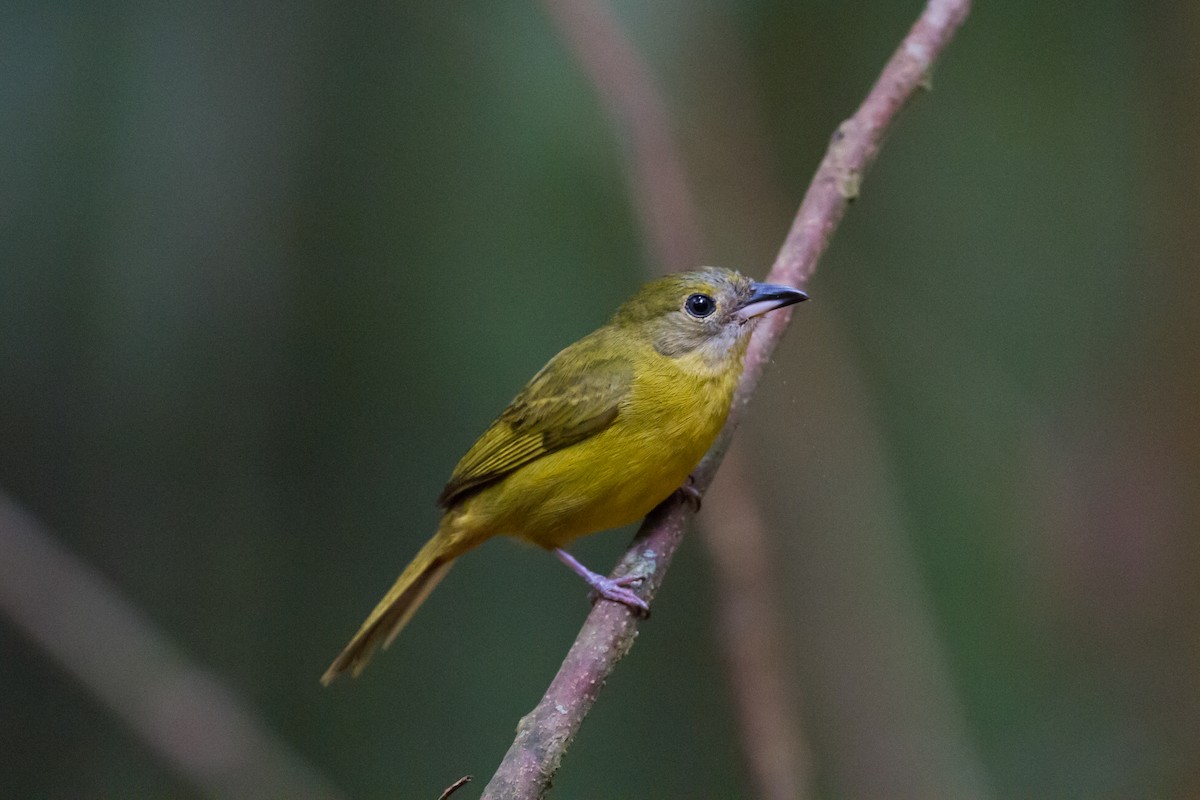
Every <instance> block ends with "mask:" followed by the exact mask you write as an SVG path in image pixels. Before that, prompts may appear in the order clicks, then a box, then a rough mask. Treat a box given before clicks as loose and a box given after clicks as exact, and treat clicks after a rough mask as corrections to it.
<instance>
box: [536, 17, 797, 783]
mask: <svg viewBox="0 0 1200 800" xmlns="http://www.w3.org/2000/svg"><path fill="white" fill-rule="evenodd" d="M543 5H544V6H545V7H546V9H547V10H548V11H549V13H550V15H551V17H552V18H553V19H554V22H555V24H556V25H557V27H558V30H559V31H560V32H561V34H562V36H563V38H564V39H565V40H566V42H567V43H568V45H569V47H570V50H571V52H572V54H573V55H574V56H575V58H576V59H577V60H578V62H579V64H580V66H581V67H582V69H583V71H584V73H585V74H586V75H587V77H588V79H589V80H590V81H591V83H592V85H593V87H594V88H595V90H596V93H597V94H598V95H599V96H600V99H601V100H602V101H603V103H604V106H605V108H606V110H607V111H608V116H609V119H610V120H611V122H612V125H613V128H614V130H615V131H616V133H617V136H618V138H619V139H620V140H621V142H622V144H623V148H622V152H623V154H624V156H625V174H626V180H627V182H628V186H629V194H630V196H631V199H632V200H633V204H634V207H635V208H636V209H637V211H638V215H639V219H640V223H641V230H642V238H643V241H644V242H645V243H646V249H647V251H648V252H647V260H648V262H649V263H650V264H651V265H652V267H651V268H652V269H656V270H663V271H669V270H672V269H683V268H686V269H691V268H694V267H698V266H701V264H702V263H708V262H707V261H703V259H704V256H703V255H702V253H703V249H704V248H703V245H702V242H701V235H700V223H699V215H698V214H697V212H696V209H695V206H694V204H693V203H692V200H691V197H690V195H689V192H688V188H687V183H686V179H685V177H684V175H685V170H684V166H683V158H682V156H681V154H680V151H679V148H678V146H677V144H676V142H675V139H674V137H673V136H672V133H671V131H672V127H673V126H672V124H671V115H670V112H669V110H668V104H667V103H666V102H665V101H664V100H663V98H662V96H661V94H660V92H659V91H658V88H657V87H656V86H655V83H654V80H653V78H652V76H651V74H650V68H649V66H648V65H647V64H646V63H645V62H644V61H643V60H642V58H641V56H640V54H639V53H638V52H637V50H636V49H635V47H634V45H633V43H632V42H631V41H630V40H629V38H628V37H627V36H626V35H625V32H624V31H623V30H622V29H621V26H620V24H619V22H618V21H617V20H616V18H615V16H614V15H613V13H612V9H611V8H610V7H609V5H608V4H607V3H606V2H603V0H545V2H544V3H543ZM722 472H723V473H732V474H729V475H728V476H727V477H726V479H725V481H724V485H725V488H724V498H723V500H722V502H723V503H725V504H726V506H727V509H728V511H729V512H731V513H720V514H718V515H717V516H713V515H711V514H709V515H705V516H703V517H701V520H702V521H703V525H702V527H701V530H702V531H703V532H704V535H705V536H704V541H705V543H706V544H707V545H708V552H709V556H710V558H711V559H712V561H713V572H714V575H715V577H716V580H717V586H716V591H715V592H714V594H715V598H716V599H715V601H714V603H713V605H714V607H716V608H717V609H718V613H717V639H718V646H719V647H721V648H722V649H723V654H724V658H725V663H726V676H727V679H728V683H729V687H730V693H731V695H732V697H733V700H734V704H735V707H736V709H737V716H738V721H739V725H740V727H741V742H742V749H743V751H744V753H745V757H746V760H747V765H748V767H749V771H750V777H751V780H752V782H753V784H754V786H755V788H756V792H755V794H756V795H757V796H758V797H766V798H779V800H788V799H789V798H790V799H791V800H797V799H798V798H801V797H805V796H807V794H808V791H807V787H808V786H809V784H810V780H809V776H808V772H809V770H808V762H809V755H808V747H807V745H806V744H805V742H804V738H803V735H802V734H801V731H800V727H799V716H798V715H797V713H796V711H795V708H794V703H793V702H792V697H793V693H792V692H790V691H789V685H790V684H791V683H792V682H791V681H789V680H788V679H787V678H786V677H785V676H786V670H785V664H784V657H783V654H782V652H781V650H780V645H781V642H782V640H783V634H782V626H781V625H780V621H779V615H778V611H777V610H776V608H775V605H774V603H773V599H772V598H773V595H772V590H773V587H774V585H775V582H774V580H773V575H772V573H771V569H770V562H769V555H768V553H769V552H770V548H769V547H768V546H767V544H766V538H767V529H766V527H765V526H764V525H763V524H762V516H761V514H760V513H759V510H758V506H757V502H756V501H755V498H754V496H753V492H752V491H751V482H750V480H749V479H748V478H747V477H746V473H745V464H744V462H743V461H742V460H741V459H740V458H736V457H735V458H732V459H729V460H727V461H726V462H725V466H724V469H723V470H722Z"/></svg>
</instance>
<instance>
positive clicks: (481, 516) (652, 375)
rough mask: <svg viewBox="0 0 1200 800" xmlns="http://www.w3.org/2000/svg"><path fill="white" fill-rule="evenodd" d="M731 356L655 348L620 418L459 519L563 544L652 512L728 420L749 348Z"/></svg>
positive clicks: (503, 484) (476, 499)
mask: <svg viewBox="0 0 1200 800" xmlns="http://www.w3.org/2000/svg"><path fill="white" fill-rule="evenodd" d="M731 357H732V358H731V360H736V363H731V364H728V365H722V368H714V365H712V364H711V363H708V362H705V361H703V360H702V359H700V358H699V357H693V356H683V357H680V358H669V357H666V356H662V355H660V354H658V353H657V352H654V351H653V350H652V349H651V348H646V350H645V351H644V352H641V353H639V354H638V359H637V363H636V366H635V373H634V374H635V377H634V383H633V388H632V391H631V392H630V395H629V397H628V398H627V400H626V402H625V403H623V404H622V406H621V408H620V412H619V413H618V415H617V418H616V419H615V420H614V422H613V424H612V425H610V426H609V427H607V428H606V429H604V430H603V431H601V432H600V433H598V434H596V435H595V436H592V437H591V438H589V439H586V440H584V441H582V442H579V443H578V444H575V445H572V446H570V447H567V448H565V449H563V450H560V451H557V452H554V453H549V454H547V455H545V456H542V457H540V458H538V459H537V460H536V461H533V462H531V463H529V464H526V465H524V466H522V467H521V468H520V469H518V470H516V471H515V472H513V473H512V474H511V475H508V476H507V477H505V478H504V479H503V480H501V481H499V482H498V483H496V484H494V485H492V486H489V487H488V488H486V489H483V490H482V491H480V492H479V493H478V494H476V495H474V496H472V497H470V498H468V499H467V500H466V501H465V502H464V503H463V504H462V508H461V510H460V511H459V512H458V513H459V514H460V515H461V516H460V517H459V521H458V524H457V525H456V527H459V528H460V530H462V532H463V534H464V535H468V536H469V535H471V534H468V530H469V531H470V532H471V533H474V534H475V535H480V536H494V535H497V534H507V535H511V536H516V537H518V538H521V539H526V540H529V541H533V542H535V543H537V544H539V545H541V546H543V547H561V546H564V545H566V544H567V543H568V542H570V541H571V540H573V539H575V538H578V537H579V536H583V535H585V534H588V533H593V532H595V531H600V530H606V529H608V528H615V527H618V526H621V525H627V524H629V523H631V522H634V521H636V520H638V519H640V518H642V517H644V516H645V515H646V514H647V513H649V512H650V510H651V509H652V508H654V506H656V505H657V504H658V503H660V502H662V501H663V500H664V499H666V498H667V497H668V496H669V495H670V494H671V492H673V491H675V490H676V489H677V488H679V487H680V486H681V485H682V484H683V483H684V481H685V480H686V479H687V476H688V474H689V473H690V472H691V471H692V469H693V468H694V467H695V466H696V464H697V463H698V462H699V461H700V459H701V457H702V456H703V455H704V453H705V452H706V451H707V450H708V448H709V447H710V446H711V445H712V443H713V440H714V439H715V438H716V436H717V433H718V432H719V431H720V430H721V426H722V425H724V423H725V418H726V416H727V415H728V413H729V405H730V401H731V399H732V396H733V390H734V388H735V387H736V385H737V379H738V376H739V374H740V373H741V369H740V367H741V363H740V362H741V353H740V352H736V353H733V354H731Z"/></svg>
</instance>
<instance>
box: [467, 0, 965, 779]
mask: <svg viewBox="0 0 1200 800" xmlns="http://www.w3.org/2000/svg"><path fill="white" fill-rule="evenodd" d="M969 7H970V3H969V0H930V2H929V3H928V5H926V7H925V10H924V11H923V12H922V14H921V16H920V17H919V18H918V19H917V22H916V23H915V24H914V25H913V27H912V29H911V30H910V31H909V33H908V35H907V36H906V37H905V39H904V41H903V42H902V43H901V45H900V47H899V48H898V49H897V50H896V52H895V53H894V54H893V55H892V58H891V59H890V60H889V61H888V64H887V66H886V67H885V68H884V70H883V73H882V74H881V75H880V77H879V79H878V81H876V83H875V85H874V86H873V87H872V88H871V91H870V93H869V94H868V95H867V98H866V99H865V100H864V101H863V103H862V105H861V106H860V107H859V108H858V110H857V111H856V112H855V114H854V116H853V117H851V118H850V119H848V120H846V121H845V122H843V123H842V124H841V125H840V126H839V127H838V130H837V131H836V132H835V133H834V136H833V141H832V142H831V143H830V146H829V149H828V150H827V151H826V153H825V157H824V158H823V159H822V161H821V165H820V167H818V169H817V173H816V175H815V176H814V178H813V181H812V183H811V184H810V185H809V188H808V191H807V193H806V194H805V196H804V201H803V203H801V205H800V210H799V211H798V212H797V214H796V218H795V220H794V221H793V223H792V227H791V230H790V231H789V232H788V235H787V238H786V240H785V241H784V244H783V247H782V248H781V249H780V252H779V255H778V257H777V258H776V260H775V265H774V266H773V267H772V269H771V272H770V273H769V275H768V276H767V280H768V281H772V282H777V283H788V284H791V285H794V286H801V287H802V286H804V285H805V284H806V283H807V282H808V278H809V277H810V276H811V275H812V273H813V271H814V270H815V269H816V264H817V260H818V259H819V258H820V256H821V255H822V254H823V253H824V252H825V249H826V248H827V247H828V245H829V240H830V238H831V237H832V235H833V231H834V230H835V229H836V228H837V225H838V223H839V222H841V219H842V217H843V216H845V213H846V206H847V205H848V203H849V201H850V200H852V199H853V198H854V197H856V196H857V194H858V191H859V186H860V184H861V181H862V178H863V175H864V173H865V172H866V170H867V168H868V167H869V166H870V165H871V163H872V162H873V161H874V160H875V156H876V155H877V154H878V152H879V148H880V146H881V145H882V142H883V137H884V134H885V133H886V131H887V129H888V128H889V126H890V125H891V124H892V122H893V121H894V120H895V118H896V115H897V114H898V113H899V112H900V109H901V108H903V107H904V105H905V104H906V103H907V102H908V100H909V99H910V98H911V97H912V96H913V95H914V94H915V93H916V91H917V90H918V89H919V88H921V87H922V86H923V85H924V83H925V81H926V80H927V76H928V73H929V71H930V69H931V68H932V66H933V63H934V61H935V60H936V59H937V57H938V56H939V55H940V54H941V52H942V50H943V49H944V48H945V47H946V45H947V44H948V43H949V42H950V40H951V39H952V38H953V37H954V34H955V33H956V32H957V30H958V27H959V26H960V25H961V24H962V22H963V20H964V19H965V18H966V15H967V11H968V10H969ZM790 320H791V312H790V309H780V310H779V311H776V312H774V313H773V314H772V315H770V316H768V317H767V318H765V319H764V320H763V321H762V322H761V323H760V324H759V327H758V329H757V330H756V331H755V334H754V337H753V338H752V339H751V342H750V347H749V349H748V350H747V352H746V363H745V369H744V371H743V373H742V379H741V382H740V383H739V385H738V390H737V394H736V395H735V397H734V402H733V407H732V408H731V409H730V413H729V421H728V422H727V423H726V425H725V428H724V430H722V432H721V434H720V436H719V437H718V438H717V441H716V443H715V444H714V445H713V447H712V449H711V450H710V451H709V452H708V454H707V455H706V456H705V457H704V459H703V460H702V461H701V462H700V464H699V466H697V468H696V470H695V472H694V473H693V480H694V484H695V487H696V488H697V489H699V490H700V491H704V490H706V489H707V488H708V486H709V484H711V482H712V479H713V476H714V475H715V473H716V470H717V467H718V466H719V465H720V463H721V459H722V458H723V456H724V454H725V451H726V449H727V448H728V447H729V442H730V440H731V438H732V436H733V432H734V430H736V428H737V425H738V423H739V422H740V421H741V418H742V415H743V414H744V413H745V408H746V405H747V403H748V402H749V400H750V397H751V396H752V395H753V393H754V390H755V388H756V387H757V385H758V381H759V379H760V378H761V377H762V372H763V369H764V368H765V367H766V364H767V362H768V361H769V359H770V357H771V353H772V352H773V351H774V349H775V346H776V345H777V344H778V342H779V340H780V338H781V337H782V336H783V333H784V331H785V330H786V328H787V324H788V322H789V321H790ZM693 513H694V512H693V511H692V509H691V507H690V506H689V505H688V503H687V502H684V501H682V500H679V499H676V498H671V499H669V500H667V501H666V502H664V503H663V504H662V505H661V506H659V507H658V508H656V509H655V510H654V511H653V512H651V513H650V515H649V516H648V517H647V518H646V521H645V522H644V523H643V524H642V527H641V530H639V531H638V534H637V536H636V537H635V538H634V542H633V545H632V546H631V547H630V549H629V550H628V551H627V552H626V553H625V555H624V556H623V557H622V559H621V561H620V562H619V563H618V564H617V567H616V570H615V571H614V573H613V574H614V576H623V575H627V574H631V573H636V574H640V575H643V576H645V580H644V581H642V583H641V584H640V585H639V587H638V589H637V591H638V594H639V595H641V596H642V597H643V598H645V599H646V600H650V599H652V598H653V597H654V595H655V593H656V592H657V591H658V587H659V586H660V585H661V583H662V580H663V577H664V575H665V573H666V570H667V567H668V566H670V562H671V558H672V557H673V556H674V554H675V550H676V549H677V548H678V546H679V543H680V541H681V540H682V538H683V530H684V528H685V526H686V524H687V522H688V521H689V520H690V519H691V517H692V515H693ZM636 632H637V620H636V619H635V618H634V616H633V615H632V613H631V612H630V611H629V610H627V609H626V608H625V607H623V606H618V605H616V604H614V603H600V604H597V605H596V606H595V607H593V609H592V612H591V613H590V614H589V615H588V618H587V621H586V622H585V623H584V625H583V628H582V629H581V630H580V632H579V635H578V637H577V638H576V640H575V643H574V644H573V645H572V646H571V649H570V651H569V652H568V653H567V656H566V658H565V659H564V661H563V663H562V666H561V667H560V668H559V671H558V674H557V675H555V677H554V679H553V680H552V681H551V683H550V686H549V688H548V689H547V690H546V693H545V695H544V696H543V697H542V700H541V701H540V702H539V703H538V705H537V707H535V708H534V709H533V711H531V712H530V713H529V714H528V715H526V716H525V717H524V718H523V719H522V720H521V722H520V724H519V725H518V728H517V736H516V739H515V740H514V741H513V744H512V746H511V747H510V748H509V750H508V753H507V754H506V755H505V757H504V760H503V761H502V762H501V764H500V767H499V769H498V770H497V771H496V774H495V775H494V776H493V777H492V780H491V782H490V783H489V784H488V786H487V788H486V789H485V791H484V797H485V798H495V799H496V800H500V799H501V798H504V799H508V798H513V799H515V798H532V797H541V796H543V795H544V794H545V792H546V791H547V790H548V789H549V786H550V781H551V780H552V778H553V776H554V773H555V772H556V771H557V769H558V766H559V764H560V763H561V761H562V757H563V754H564V753H565V752H566V748H567V746H568V745H569V744H570V742H571V740H572V739H573V738H574V736H575V734H576V732H577V731H578V730H579V727H580V726H581V725H582V723H583V720H584V718H585V717H586V716H587V713H588V711H589V710H590V709H591V707H592V705H593V704H594V703H595V701H596V698H597V696H598V695H599V692H600V688H601V686H603V684H604V681H605V679H606V678H607V677H608V675H609V674H610V673H611V672H612V670H613V669H614V668H615V666H616V664H617V662H618V661H620V660H621V658H622V657H623V656H624V655H625V654H626V653H627V652H628V651H629V649H630V647H632V646H633V639H634V636H635V635H636Z"/></svg>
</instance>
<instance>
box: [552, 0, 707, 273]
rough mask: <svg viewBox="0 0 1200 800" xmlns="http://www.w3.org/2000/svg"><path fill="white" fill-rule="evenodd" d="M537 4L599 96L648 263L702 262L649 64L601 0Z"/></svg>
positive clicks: (683, 265) (667, 266) (666, 266)
mask: <svg viewBox="0 0 1200 800" xmlns="http://www.w3.org/2000/svg"><path fill="white" fill-rule="evenodd" d="M542 5H543V6H545V8H546V11H547V12H549V14H550V16H551V18H552V19H553V20H554V23H555V25H556V26H557V28H558V31H559V33H560V34H561V35H562V37H563V38H564V39H565V40H566V42H567V44H568V46H569V48H570V50H571V53H572V55H573V56H574V57H575V59H576V60H578V61H579V64H580V66H581V67H582V68H583V71H584V73H585V74H586V75H587V77H588V80H590V81H591V83H592V86H593V87H594V88H595V90H596V92H597V94H599V95H600V100H601V101H602V102H603V104H604V108H605V110H606V111H607V112H608V116H609V118H610V120H611V122H612V126H613V129H614V130H615V131H616V132H617V134H618V137H619V138H620V140H621V145H622V148H623V153H624V156H625V164H624V166H625V177H626V181H627V182H628V184H629V187H630V192H629V195H630V198H631V199H632V201H633V204H634V206H635V207H636V209H637V212H638V216H639V218H640V219H641V222H642V236H643V237H644V241H645V247H646V260H647V261H648V262H649V263H650V264H653V265H655V266H656V267H657V268H659V269H662V270H666V271H674V270H679V269H693V268H695V267H698V266H700V264H699V263H698V262H697V258H698V257H699V253H700V227H699V223H698V222H697V220H696V215H695V213H693V210H692V206H691V201H690V199H689V198H688V192H687V181H686V180H685V179H684V173H683V162H682V161H681V159H680V158H679V153H678V149H677V148H676V147H675V142H674V140H673V138H672V136H671V119H670V115H669V114H668V112H667V106H666V104H665V103H664V102H663V101H662V98H661V97H659V95H658V92H657V90H656V88H655V86H654V81H653V79H652V78H651V76H650V70H649V68H648V67H647V66H646V64H645V63H643V62H642V59H641V58H640V57H639V56H638V53H637V51H636V50H635V49H634V47H633V44H632V43H631V42H630V41H629V39H628V38H627V37H626V36H625V34H624V33H623V32H622V31H621V27H620V25H619V23H618V22H617V20H616V19H615V18H614V17H613V14H612V10H611V9H610V8H609V6H608V3H607V2H605V1H604V0H543V2H542Z"/></svg>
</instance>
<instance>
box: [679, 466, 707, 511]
mask: <svg viewBox="0 0 1200 800" xmlns="http://www.w3.org/2000/svg"><path fill="white" fill-rule="evenodd" d="M675 491H676V492H677V493H678V494H679V496H680V497H682V498H683V500H684V502H686V503H687V504H688V505H690V506H691V507H692V510H693V511H695V512H697V513H698V512H699V511H700V505H701V502H702V500H703V498H704V495H703V494H701V492H700V490H699V489H697V488H696V480H695V478H693V477H692V476H691V475H688V479H687V482H686V483H684V484H683V486H680V487H679V488H678V489H676V490H675Z"/></svg>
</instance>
